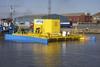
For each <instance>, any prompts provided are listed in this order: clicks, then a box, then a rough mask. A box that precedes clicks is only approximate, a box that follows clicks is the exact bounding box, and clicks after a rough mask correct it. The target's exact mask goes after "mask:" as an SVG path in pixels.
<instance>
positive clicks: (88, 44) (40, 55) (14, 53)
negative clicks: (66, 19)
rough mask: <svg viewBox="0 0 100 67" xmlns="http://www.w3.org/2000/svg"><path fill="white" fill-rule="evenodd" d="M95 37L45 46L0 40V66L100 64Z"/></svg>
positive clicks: (89, 66) (99, 48) (97, 66)
mask: <svg viewBox="0 0 100 67" xmlns="http://www.w3.org/2000/svg"><path fill="white" fill-rule="evenodd" d="M96 37H97V40H88V41H71V42H70V41H68V42H53V43H49V44H48V45H43V44H34V43H16V42H10V41H4V40H2V41H0V67H100V64H99V63H100V45H99V43H100V41H99V40H100V38H99V37H100V36H99V35H96Z"/></svg>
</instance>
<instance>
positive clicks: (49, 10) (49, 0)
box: [48, 0, 51, 15]
mask: <svg viewBox="0 0 100 67" xmlns="http://www.w3.org/2000/svg"><path fill="white" fill-rule="evenodd" d="M50 14H51V0H48V15H50Z"/></svg>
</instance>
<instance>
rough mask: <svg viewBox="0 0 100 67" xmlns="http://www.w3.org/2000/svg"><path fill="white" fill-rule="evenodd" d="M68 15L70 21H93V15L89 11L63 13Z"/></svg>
mask: <svg viewBox="0 0 100 67" xmlns="http://www.w3.org/2000/svg"><path fill="white" fill-rule="evenodd" d="M63 15H64V16H66V17H68V19H69V21H72V22H74V23H75V22H79V23H90V22H92V16H91V15H90V14H89V13H69V14H63Z"/></svg>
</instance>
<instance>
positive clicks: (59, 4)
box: [0, 0, 100, 17]
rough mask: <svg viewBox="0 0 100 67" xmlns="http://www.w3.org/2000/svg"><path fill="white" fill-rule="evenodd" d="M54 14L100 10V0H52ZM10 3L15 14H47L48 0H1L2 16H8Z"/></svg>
mask: <svg viewBox="0 0 100 67" xmlns="http://www.w3.org/2000/svg"><path fill="white" fill-rule="evenodd" d="M51 1H52V4H51V8H52V10H51V12H52V14H54V13H56V14H63V13H76V12H90V13H92V14H93V13H96V12H100V0H51ZM10 5H12V6H13V8H14V9H15V13H14V16H18V15H28V14H47V13H48V0H0V17H8V16H9V13H10V11H11V10H10V7H9V6H10Z"/></svg>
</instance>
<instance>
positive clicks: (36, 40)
mask: <svg viewBox="0 0 100 67" xmlns="http://www.w3.org/2000/svg"><path fill="white" fill-rule="evenodd" d="M5 40H9V41H15V42H33V43H42V44H48V39H44V38H37V37H29V36H17V35H12V34H5Z"/></svg>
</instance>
